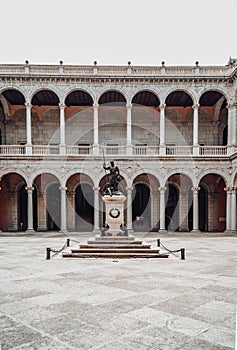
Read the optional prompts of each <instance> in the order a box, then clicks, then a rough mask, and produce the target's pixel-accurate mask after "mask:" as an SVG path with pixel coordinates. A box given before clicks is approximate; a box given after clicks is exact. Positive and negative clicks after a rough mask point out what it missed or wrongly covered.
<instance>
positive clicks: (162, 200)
mask: <svg viewBox="0 0 237 350" xmlns="http://www.w3.org/2000/svg"><path fill="white" fill-rule="evenodd" d="M158 190H159V191H160V229H159V232H161V233H162V232H167V230H166V229H165V190H166V187H159V188H158Z"/></svg>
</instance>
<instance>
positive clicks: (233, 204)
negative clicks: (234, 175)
mask: <svg viewBox="0 0 237 350" xmlns="http://www.w3.org/2000/svg"><path fill="white" fill-rule="evenodd" d="M231 190H232V193H231V231H236V188H235V187H231Z"/></svg>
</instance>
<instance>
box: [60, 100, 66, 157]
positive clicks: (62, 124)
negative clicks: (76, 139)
mask: <svg viewBox="0 0 237 350" xmlns="http://www.w3.org/2000/svg"><path fill="white" fill-rule="evenodd" d="M59 108H60V154H61V155H65V154H66V143H65V105H64V104H61V103H60V104H59Z"/></svg>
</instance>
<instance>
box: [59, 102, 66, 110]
mask: <svg viewBox="0 0 237 350" xmlns="http://www.w3.org/2000/svg"><path fill="white" fill-rule="evenodd" d="M58 105H59V108H60V109H65V107H66V105H65V104H64V103H59V104H58Z"/></svg>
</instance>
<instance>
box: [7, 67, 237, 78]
mask: <svg viewBox="0 0 237 350" xmlns="http://www.w3.org/2000/svg"><path fill="white" fill-rule="evenodd" d="M235 69H236V64H233V65H229V66H132V65H131V66H126V65H124V66H100V65H98V66H97V65H96V66H93V65H88V66H75V65H63V64H62V65H57V64H55V65H36V64H33V65H31V64H27V65H24V64H19V65H17V64H7V65H5V64H0V75H1V74H4V75H6V74H9V75H11V74H19V75H20V74H33V75H37V74H38V75H39V76H40V75H58V74H62V75H70V76H73V75H85V76H86V75H92V74H98V75H102V76H103V75H104V76H126V75H133V76H134V77H136V76H164V75H165V76H177V77H179V76H182V77H183V76H196V75H197V74H198V75H200V76H203V77H204V76H207V77H209V76H210V77H211V76H223V77H227V76H228V75H230V74H231V73H232V72H233V71H234V70H235Z"/></svg>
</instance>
